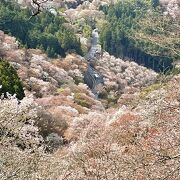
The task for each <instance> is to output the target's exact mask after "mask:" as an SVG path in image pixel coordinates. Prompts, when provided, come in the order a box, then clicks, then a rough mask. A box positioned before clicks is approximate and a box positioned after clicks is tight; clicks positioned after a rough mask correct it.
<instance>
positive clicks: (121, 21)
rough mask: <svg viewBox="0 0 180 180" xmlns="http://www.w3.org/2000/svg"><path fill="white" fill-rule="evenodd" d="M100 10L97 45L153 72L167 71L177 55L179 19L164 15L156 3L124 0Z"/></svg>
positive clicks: (179, 55) (179, 56)
mask: <svg viewBox="0 0 180 180" xmlns="http://www.w3.org/2000/svg"><path fill="white" fill-rule="evenodd" d="M155 4H156V5H155ZM101 10H103V11H104V12H105V14H106V15H107V16H106V17H107V18H106V21H107V23H106V24H105V26H104V27H103V28H102V30H101V37H100V39H101V44H102V46H103V48H104V49H105V50H106V51H108V52H109V53H110V54H113V55H115V56H118V57H122V58H125V57H126V58H129V59H133V60H135V61H136V62H137V63H139V64H143V65H145V66H146V67H149V68H152V69H154V70H156V71H166V70H168V69H169V68H171V67H172V65H171V63H172V62H173V61H175V60H178V59H179V58H180V52H179V49H180V34H179V32H180V22H179V20H178V19H177V20H176V19H173V18H172V17H167V16H164V15H163V11H162V9H161V8H160V7H159V6H158V2H156V1H151V2H150V1H148V0H147V1H141V0H127V1H120V2H118V3H117V4H115V5H111V6H103V7H101Z"/></svg>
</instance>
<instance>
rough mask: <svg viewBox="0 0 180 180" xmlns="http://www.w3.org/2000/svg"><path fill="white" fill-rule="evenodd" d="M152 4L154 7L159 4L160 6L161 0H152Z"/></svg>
mask: <svg viewBox="0 0 180 180" xmlns="http://www.w3.org/2000/svg"><path fill="white" fill-rule="evenodd" d="M151 4H152V6H153V7H154V8H156V7H157V6H159V0H151Z"/></svg>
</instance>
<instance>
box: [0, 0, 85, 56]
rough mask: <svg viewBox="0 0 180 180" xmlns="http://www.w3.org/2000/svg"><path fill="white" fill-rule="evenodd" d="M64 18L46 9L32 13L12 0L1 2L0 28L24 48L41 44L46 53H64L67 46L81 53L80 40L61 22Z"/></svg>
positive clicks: (55, 54)
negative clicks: (35, 14) (33, 14)
mask: <svg viewBox="0 0 180 180" xmlns="http://www.w3.org/2000/svg"><path fill="white" fill-rule="evenodd" d="M65 22H66V21H65V19H64V18H63V17H60V16H54V15H53V14H51V13H50V12H48V11H45V12H42V13H40V14H38V16H34V17H32V16H31V11H30V10H29V9H21V8H20V6H19V5H17V4H16V3H15V2H14V1H11V2H9V1H8V2H6V1H1V2H0V29H1V30H3V31H4V32H5V33H8V34H11V35H13V36H15V37H16V38H17V39H18V40H19V41H20V42H21V44H22V45H24V46H25V47H27V48H39V47H40V48H41V49H42V50H44V51H45V52H47V54H48V55H49V57H56V56H58V55H60V56H62V57H64V56H65V53H66V52H67V51H68V50H70V49H73V50H75V51H76V52H77V53H78V54H81V55H82V50H81V44H80V41H79V40H78V39H77V37H76V36H75V34H74V32H72V31H71V30H69V29H67V28H65V27H64V26H63V24H64V23H65ZM59 34H61V36H59Z"/></svg>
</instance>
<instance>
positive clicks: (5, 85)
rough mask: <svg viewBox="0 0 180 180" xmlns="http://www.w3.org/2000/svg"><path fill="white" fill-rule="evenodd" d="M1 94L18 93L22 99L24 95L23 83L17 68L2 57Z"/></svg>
mask: <svg viewBox="0 0 180 180" xmlns="http://www.w3.org/2000/svg"><path fill="white" fill-rule="evenodd" d="M0 85H2V87H1V89H0V95H2V94H5V96H7V95H6V94H7V92H8V93H10V94H12V95H13V94H16V97H17V98H18V99H22V98H23V97H24V96H25V95H24V91H23V86H22V83H21V81H20V79H19V77H18V75H17V72H16V70H15V69H14V68H13V67H12V66H11V65H10V64H9V63H8V62H6V61H3V60H1V59H0Z"/></svg>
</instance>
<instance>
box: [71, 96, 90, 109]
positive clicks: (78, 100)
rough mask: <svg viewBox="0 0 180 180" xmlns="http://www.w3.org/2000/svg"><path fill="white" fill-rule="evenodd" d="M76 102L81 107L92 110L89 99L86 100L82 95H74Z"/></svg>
mask: <svg viewBox="0 0 180 180" xmlns="http://www.w3.org/2000/svg"><path fill="white" fill-rule="evenodd" d="M74 102H75V103H77V104H79V105H80V106H83V107H87V108H91V106H92V104H91V102H89V101H88V100H87V99H85V98H84V97H83V96H82V95H81V93H75V94H74Z"/></svg>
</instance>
